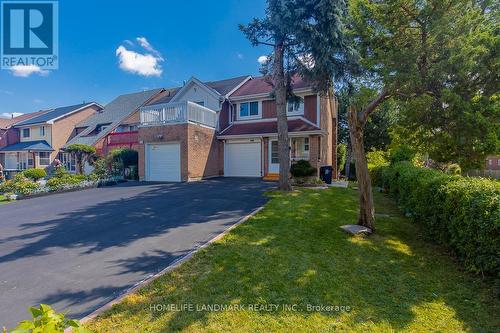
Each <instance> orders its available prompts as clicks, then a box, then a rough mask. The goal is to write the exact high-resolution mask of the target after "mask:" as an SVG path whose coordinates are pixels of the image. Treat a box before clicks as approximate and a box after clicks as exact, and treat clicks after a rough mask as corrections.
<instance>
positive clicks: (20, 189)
mask: <svg viewBox="0 0 500 333" xmlns="http://www.w3.org/2000/svg"><path fill="white" fill-rule="evenodd" d="M18 178H20V177H18ZM38 189H40V184H38V183H35V182H33V181H31V180H28V179H26V178H24V179H23V178H21V179H13V180H8V181H6V182H4V183H2V184H1V185H0V193H14V194H18V195H28V194H32V193H35V192H36V191H37V190H38Z"/></svg>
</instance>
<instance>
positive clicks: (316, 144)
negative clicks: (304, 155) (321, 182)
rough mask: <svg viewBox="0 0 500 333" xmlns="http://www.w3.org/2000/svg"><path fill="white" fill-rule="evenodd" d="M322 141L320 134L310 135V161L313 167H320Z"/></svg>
mask: <svg viewBox="0 0 500 333" xmlns="http://www.w3.org/2000/svg"><path fill="white" fill-rule="evenodd" d="M321 143H322V141H321V137H320V136H319V135H311V136H309V163H311V166H312V167H313V168H316V169H319V167H320V166H322V165H321V163H320V144H321Z"/></svg>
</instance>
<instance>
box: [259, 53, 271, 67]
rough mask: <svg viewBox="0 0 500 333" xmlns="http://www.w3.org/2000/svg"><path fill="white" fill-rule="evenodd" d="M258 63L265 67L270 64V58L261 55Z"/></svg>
mask: <svg viewBox="0 0 500 333" xmlns="http://www.w3.org/2000/svg"><path fill="white" fill-rule="evenodd" d="M257 61H258V63H259V64H261V65H265V64H267V63H268V62H269V57H268V56H265V55H261V56H260V57H259V58H258V59H257Z"/></svg>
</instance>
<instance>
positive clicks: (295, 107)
mask: <svg viewBox="0 0 500 333" xmlns="http://www.w3.org/2000/svg"><path fill="white" fill-rule="evenodd" d="M286 110H287V113H288V114H292V115H294V114H297V115H301V114H304V99H302V98H301V99H300V101H297V102H287V103H286Z"/></svg>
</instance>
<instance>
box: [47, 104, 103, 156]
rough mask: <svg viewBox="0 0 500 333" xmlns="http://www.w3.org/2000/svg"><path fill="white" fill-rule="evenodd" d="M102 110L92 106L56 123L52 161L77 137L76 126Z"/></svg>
mask: <svg viewBox="0 0 500 333" xmlns="http://www.w3.org/2000/svg"><path fill="white" fill-rule="evenodd" d="M100 109H101V108H100V107H99V106H97V105H92V106H90V107H87V108H85V109H83V110H81V111H78V112H75V113H72V114H70V115H68V116H66V117H63V118H61V119H58V120H56V121H55V122H54V124H53V125H52V133H51V134H52V148H54V150H55V151H54V152H53V153H52V154H51V156H50V157H51V160H53V159H55V158H56V156H57V154H58V153H59V151H60V150H61V148H62V147H63V146H64V145H65V144H66V143H67V142H68V141H69V140H70V139H71V138H73V137H74V136H75V135H76V131H75V126H76V124H78V123H80V122H82V121H84V120H85V119H87V118H89V117H90V116H92V115H94V114H95V113H96V112H97V111H98V110H100Z"/></svg>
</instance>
